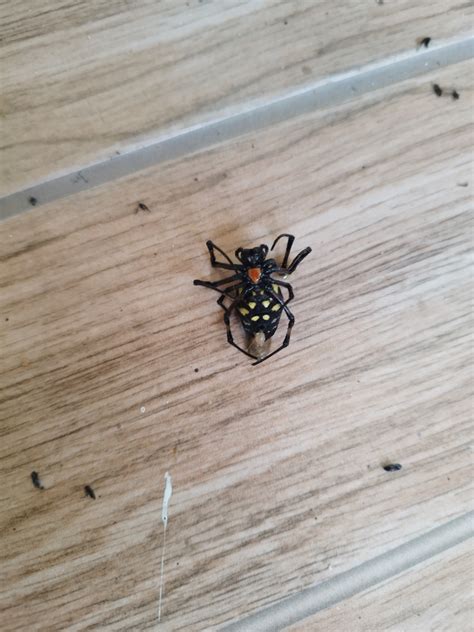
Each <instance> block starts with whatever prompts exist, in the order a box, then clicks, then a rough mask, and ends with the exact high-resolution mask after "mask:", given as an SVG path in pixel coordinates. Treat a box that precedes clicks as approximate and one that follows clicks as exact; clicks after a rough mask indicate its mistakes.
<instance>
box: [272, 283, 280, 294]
mask: <svg viewBox="0 0 474 632" xmlns="http://www.w3.org/2000/svg"><path fill="white" fill-rule="evenodd" d="M272 289H273V291H274V292H275V294H278V292H279V291H280V290H279V289H278V285H275V284H273V285H272Z"/></svg>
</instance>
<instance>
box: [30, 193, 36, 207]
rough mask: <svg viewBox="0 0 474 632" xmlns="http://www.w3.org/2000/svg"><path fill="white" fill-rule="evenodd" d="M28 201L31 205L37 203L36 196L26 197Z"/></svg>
mask: <svg viewBox="0 0 474 632" xmlns="http://www.w3.org/2000/svg"><path fill="white" fill-rule="evenodd" d="M28 202H29V203H30V204H31V206H36V205H37V204H38V200H37V198H35V197H34V196H33V195H32V196H30V197H29V198H28Z"/></svg>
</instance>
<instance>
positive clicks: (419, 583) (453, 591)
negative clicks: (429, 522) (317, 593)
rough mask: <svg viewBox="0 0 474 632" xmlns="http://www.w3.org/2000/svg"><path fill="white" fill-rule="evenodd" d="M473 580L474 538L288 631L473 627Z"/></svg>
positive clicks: (433, 631)
mask: <svg viewBox="0 0 474 632" xmlns="http://www.w3.org/2000/svg"><path fill="white" fill-rule="evenodd" d="M473 580H474V560H473V554H472V542H465V543H463V544H461V545H459V546H457V547H455V548H453V549H450V550H448V551H445V552H444V553H443V554H442V555H438V556H436V557H435V558H433V559H431V560H428V561H426V562H424V563H423V564H421V565H419V566H417V567H416V568H414V569H411V570H409V571H407V572H406V573H403V574H402V575H400V576H399V577H397V578H396V579H392V580H390V581H388V582H385V583H383V584H381V585H379V586H376V587H374V588H371V589H370V590H367V591H365V592H364V593H361V594H360V595H356V596H355V597H352V598H351V599H348V600H347V601H344V602H342V603H340V604H337V605H335V606H334V607H333V608H328V609H327V610H323V611H322V612H319V613H318V614H317V615H315V616H314V617H310V618H309V619H306V620H305V621H303V622H301V623H298V624H295V625H293V626H291V627H290V628H288V632H316V631H317V630H324V632H341V630H348V631H350V632H453V630H466V632H469V630H472V629H473V620H474V616H473V615H474V613H473V607H472V606H473V598H474V595H473Z"/></svg>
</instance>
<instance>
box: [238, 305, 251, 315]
mask: <svg viewBox="0 0 474 632" xmlns="http://www.w3.org/2000/svg"><path fill="white" fill-rule="evenodd" d="M239 312H240V313H241V314H242V316H247V314H248V313H249V310H248V309H245V307H239Z"/></svg>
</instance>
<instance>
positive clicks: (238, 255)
mask: <svg viewBox="0 0 474 632" xmlns="http://www.w3.org/2000/svg"><path fill="white" fill-rule="evenodd" d="M235 256H236V257H237V259H238V260H239V261H241V260H242V259H241V257H242V248H237V250H236V251H235Z"/></svg>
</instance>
